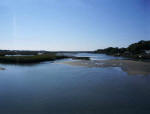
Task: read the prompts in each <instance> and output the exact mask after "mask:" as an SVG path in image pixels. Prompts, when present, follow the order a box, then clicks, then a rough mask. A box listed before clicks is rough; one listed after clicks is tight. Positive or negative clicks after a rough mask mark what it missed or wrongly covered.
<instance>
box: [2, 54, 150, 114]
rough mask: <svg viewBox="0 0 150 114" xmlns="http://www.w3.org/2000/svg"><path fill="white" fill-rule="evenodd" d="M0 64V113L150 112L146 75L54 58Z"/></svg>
mask: <svg viewBox="0 0 150 114" xmlns="http://www.w3.org/2000/svg"><path fill="white" fill-rule="evenodd" d="M93 56H94V55H93ZM99 56H100V55H99ZM102 56H103V57H104V55H102ZM103 57H101V58H103ZM105 58H107V59H110V58H111V57H110V58H109V57H108V56H105ZM63 61H65V60H63ZM0 67H4V68H6V70H4V71H0V114H150V76H140V75H139V76H129V75H128V74H127V73H125V72H123V71H122V70H121V69H120V68H86V67H78V66H70V65H64V64H59V61H57V62H45V63H40V64H36V65H22V66H21V65H6V64H5V65H4V64H0Z"/></svg>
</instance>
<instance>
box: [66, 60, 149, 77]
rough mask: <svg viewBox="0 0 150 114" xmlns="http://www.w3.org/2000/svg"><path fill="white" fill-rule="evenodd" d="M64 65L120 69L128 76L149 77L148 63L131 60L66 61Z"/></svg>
mask: <svg viewBox="0 0 150 114" xmlns="http://www.w3.org/2000/svg"><path fill="white" fill-rule="evenodd" d="M64 64H69V65H75V66H85V67H100V68H107V67H120V68H121V69H122V70H123V71H125V72H127V73H128V74H129V75H150V62H141V61H132V60H92V61H89V60H80V61H68V62H64Z"/></svg>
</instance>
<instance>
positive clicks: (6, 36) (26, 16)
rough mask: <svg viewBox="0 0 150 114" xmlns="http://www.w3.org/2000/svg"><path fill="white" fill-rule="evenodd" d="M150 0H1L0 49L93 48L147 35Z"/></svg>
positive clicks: (149, 34) (126, 42)
mask: <svg viewBox="0 0 150 114" xmlns="http://www.w3.org/2000/svg"><path fill="white" fill-rule="evenodd" d="M149 6H150V1H149V0H124V1H123V0H63V1H62V0H21V1H20V0H13V1H12V0H1V1H0V25H1V27H0V40H1V42H0V49H10V50H47V51H93V50H96V49H103V48H107V47H127V46H128V45H130V44H132V43H135V42H138V41H140V40H150V24H149V20H150V15H149V12H150V7H149Z"/></svg>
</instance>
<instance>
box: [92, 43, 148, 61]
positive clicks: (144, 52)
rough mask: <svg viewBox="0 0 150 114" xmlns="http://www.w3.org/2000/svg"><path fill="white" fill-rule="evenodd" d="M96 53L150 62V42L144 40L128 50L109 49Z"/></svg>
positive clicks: (99, 50) (130, 46)
mask: <svg viewBox="0 0 150 114" xmlns="http://www.w3.org/2000/svg"><path fill="white" fill-rule="evenodd" d="M94 53H101V54H107V55H113V56H123V57H128V58H133V59H144V60H150V41H143V40H142V41H139V42H138V43H134V44H131V45H129V46H128V47H127V48H118V47H115V48H114V47H109V48H106V49H98V50H96V51H94Z"/></svg>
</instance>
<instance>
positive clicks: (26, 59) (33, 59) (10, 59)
mask: <svg viewBox="0 0 150 114" xmlns="http://www.w3.org/2000/svg"><path fill="white" fill-rule="evenodd" d="M64 58H68V57H67V56H63V55H62V56H58V55H56V54H43V55H34V56H0V62H1V63H37V62H43V61H53V60H57V59H64Z"/></svg>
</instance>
